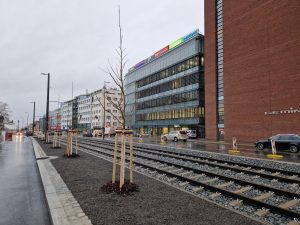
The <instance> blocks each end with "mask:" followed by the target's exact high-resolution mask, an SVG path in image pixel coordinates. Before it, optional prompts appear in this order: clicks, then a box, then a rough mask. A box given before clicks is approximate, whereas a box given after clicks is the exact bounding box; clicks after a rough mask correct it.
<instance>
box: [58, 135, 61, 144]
mask: <svg viewBox="0 0 300 225" xmlns="http://www.w3.org/2000/svg"><path fill="white" fill-rule="evenodd" d="M60 140H61V134H60V133H58V147H59V148H60V147H61V146H60Z"/></svg>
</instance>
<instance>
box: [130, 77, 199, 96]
mask: <svg viewBox="0 0 300 225" xmlns="http://www.w3.org/2000/svg"><path fill="white" fill-rule="evenodd" d="M197 83H200V84H202V83H203V74H201V75H199V73H194V74H190V75H187V76H184V77H180V78H177V79H176V80H172V81H168V82H166V83H163V84H160V85H157V86H154V87H151V88H148V89H145V90H142V91H139V92H137V93H136V98H137V99H139V98H144V97H147V96H151V95H155V94H158V93H162V92H166V91H170V90H174V89H177V88H181V87H185V86H188V85H191V84H197Z"/></svg>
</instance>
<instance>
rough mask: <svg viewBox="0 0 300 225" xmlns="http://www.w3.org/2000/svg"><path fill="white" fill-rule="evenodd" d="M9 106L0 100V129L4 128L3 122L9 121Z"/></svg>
mask: <svg viewBox="0 0 300 225" xmlns="http://www.w3.org/2000/svg"><path fill="white" fill-rule="evenodd" d="M9 113H10V110H9V106H8V104H7V103H5V102H1V101H0V130H1V129H3V128H4V124H5V123H8V121H9Z"/></svg>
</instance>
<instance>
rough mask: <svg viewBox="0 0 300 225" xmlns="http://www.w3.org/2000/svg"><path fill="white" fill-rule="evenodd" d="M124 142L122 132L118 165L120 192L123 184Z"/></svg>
mask: <svg viewBox="0 0 300 225" xmlns="http://www.w3.org/2000/svg"><path fill="white" fill-rule="evenodd" d="M124 142H125V135H124V132H122V143H121V163H120V186H119V187H120V190H121V188H122V186H123V184H124V160H123V157H124V154H123V152H124Z"/></svg>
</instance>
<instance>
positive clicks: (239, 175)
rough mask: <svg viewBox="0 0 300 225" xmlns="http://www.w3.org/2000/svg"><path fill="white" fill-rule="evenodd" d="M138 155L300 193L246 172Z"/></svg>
mask: <svg viewBox="0 0 300 225" xmlns="http://www.w3.org/2000/svg"><path fill="white" fill-rule="evenodd" d="M138 155H140V156H146V157H151V158H153V159H159V160H163V161H165V162H172V163H174V164H177V165H178V164H179V165H182V166H188V167H191V168H194V169H199V170H202V171H206V172H213V173H216V174H220V175H226V176H228V177H232V178H238V179H240V180H244V181H249V180H251V181H253V182H254V183H257V184H263V185H267V186H271V187H274V188H277V189H281V190H290V191H293V192H299V187H298V186H295V187H293V186H291V185H290V184H286V183H282V182H279V181H277V180H270V179H266V178H260V177H257V176H254V175H249V174H247V172H246V171H245V172H236V171H231V170H224V169H220V168H218V167H214V166H209V165H201V164H198V163H193V162H185V161H183V160H178V159H173V158H170V157H165V156H156V155H149V154H138Z"/></svg>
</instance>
